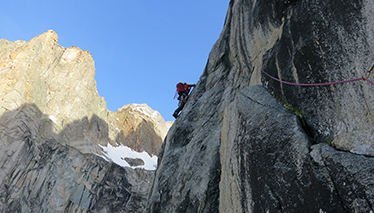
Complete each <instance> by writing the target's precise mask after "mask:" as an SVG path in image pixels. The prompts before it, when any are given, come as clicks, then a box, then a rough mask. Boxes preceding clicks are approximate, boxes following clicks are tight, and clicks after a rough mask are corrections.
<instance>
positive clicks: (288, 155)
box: [148, 0, 374, 212]
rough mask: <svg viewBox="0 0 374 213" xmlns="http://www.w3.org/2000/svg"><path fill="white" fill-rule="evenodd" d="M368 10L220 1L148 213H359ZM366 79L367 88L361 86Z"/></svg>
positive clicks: (363, 186)
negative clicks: (217, 27) (215, 29)
mask: <svg viewBox="0 0 374 213" xmlns="http://www.w3.org/2000/svg"><path fill="white" fill-rule="evenodd" d="M373 14H374V4H373V2H372V1H367V0H360V1H355V2H347V1H334V2H329V1H321V0H311V1H303V0H295V1H281V0H279V1H276V0H269V1H255V0H231V1H230V4H229V8H228V12H227V16H226V21H225V24H224V28H223V31H222V33H221V35H220V38H219V39H218V41H217V42H216V44H215V45H214V46H213V48H212V51H211V53H210V55H209V60H208V62H207V65H206V68H205V70H204V73H203V74H202V76H201V78H200V81H199V82H198V84H197V86H196V88H195V89H194V91H193V93H192V95H191V98H190V99H189V101H188V103H187V105H186V106H185V108H184V110H183V112H182V114H181V116H180V117H179V118H178V119H177V120H176V122H175V124H174V125H173V127H172V128H171V129H170V131H169V134H168V136H167V137H166V139H165V142H164V144H163V146H162V148H161V152H160V155H159V161H158V168H157V170H156V174H155V180H154V182H153V186H152V189H151V192H150V196H149V201H148V211H149V212H370V211H373V206H374V196H373V195H374V189H373V187H372V185H373V184H374V181H373V180H374V172H373V170H372V168H373V166H374V160H373V159H372V157H370V156H372V155H373V152H372V146H373V143H372V141H373V140H372V139H373V136H374V135H373V133H372V126H373V124H374V120H373V119H374V117H373V105H372V104H371V103H373V100H374V96H373V93H372V92H371V91H372V89H373V88H374V86H373V85H371V84H369V83H368V82H366V81H363V80H362V81H355V82H350V83H345V84H334V85H327V86H310V87H302V86H294V85H288V84H285V83H281V82H279V81H276V80H274V79H271V78H269V77H268V76H266V75H265V74H264V73H263V72H262V71H264V72H266V73H268V74H270V75H272V76H273V77H275V78H277V79H280V80H282V81H287V82H293V83H305V84H311V83H313V84H314V83H325V82H335V81H343V80H348V79H354V78H360V77H361V76H362V75H366V74H367V73H366V72H365V71H366V70H368V69H370V67H371V66H372V65H373V63H374V54H373V51H372V48H371V47H372V46H373V45H374V40H373V33H374V25H373V23H374V22H373V17H374V16H373ZM371 79H372V78H371Z"/></svg>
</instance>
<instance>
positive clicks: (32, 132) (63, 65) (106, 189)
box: [0, 30, 167, 212]
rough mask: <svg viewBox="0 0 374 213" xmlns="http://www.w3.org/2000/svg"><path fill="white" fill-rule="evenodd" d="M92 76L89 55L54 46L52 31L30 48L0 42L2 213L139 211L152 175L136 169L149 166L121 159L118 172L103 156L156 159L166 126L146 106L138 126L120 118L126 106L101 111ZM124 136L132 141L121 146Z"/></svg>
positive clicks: (103, 107) (26, 44)
mask: <svg viewBox="0 0 374 213" xmlns="http://www.w3.org/2000/svg"><path fill="white" fill-rule="evenodd" d="M94 75H95V68H94V62H93V59H92V56H91V54H90V53H89V52H87V51H82V50H80V49H79V48H77V47H71V48H63V47H61V46H59V45H58V44H57V34H56V33H54V32H53V31H51V30H50V31H48V32H46V33H44V34H42V35H39V36H37V37H35V38H33V39H32V40H30V41H29V42H24V41H15V42H10V41H7V40H4V39H1V40H0V100H1V101H0V134H1V138H0V170H1V172H0V182H1V184H0V211H1V212H51V211H55V212H142V211H143V210H144V208H145V204H146V198H147V194H148V189H149V187H150V185H151V183H152V177H153V173H154V171H153V170H152V169H151V170H146V169H144V168H145V167H142V168H139V167H141V166H142V165H144V166H148V165H146V163H148V164H149V162H146V163H144V162H143V164H138V165H134V164H133V163H132V162H133V161H134V160H136V159H137V160H138V161H142V159H140V158H136V157H135V158H134V159H132V158H131V157H127V158H126V159H123V160H122V161H126V162H127V163H128V162H131V163H132V164H131V165H128V166H123V165H125V164H121V162H119V161H116V160H114V159H113V158H112V156H111V155H110V154H111V153H108V152H109V151H108V150H109V147H110V148H111V150H110V151H113V149H114V150H115V149H116V148H117V146H118V147H121V148H123V147H124V146H123V145H127V146H130V148H133V149H136V151H138V152H142V153H141V154H143V155H147V156H148V157H149V158H151V156H153V157H154V155H157V153H158V150H157V149H159V147H160V146H161V144H162V139H163V137H165V134H166V132H167V129H166V124H165V121H164V120H163V119H162V117H161V116H160V115H159V114H158V113H156V112H154V111H153V110H152V109H150V108H149V107H148V108H147V111H144V112H141V111H140V112H138V114H136V117H138V118H142V117H143V118H144V119H138V120H136V123H135V122H131V120H126V119H125V118H127V117H131V116H133V115H132V114H128V113H131V112H132V111H131V109H130V108H131V107H130V108H129V110H128V112H116V113H113V112H111V111H109V110H107V109H106V103H105V101H104V98H102V97H100V96H99V94H98V93H97V90H96V81H95V79H94ZM142 107H146V106H142ZM132 110H134V109H132ZM120 111H121V110H120ZM149 113H151V114H152V113H154V114H157V117H155V118H157V119H156V120H152V119H153V118H148V117H147V115H148V114H149ZM122 119H124V120H122ZM121 122H122V123H121ZM123 122H126V125H124V124H123ZM129 129H134V130H136V134H135V136H134V137H132V138H127V140H126V143H124V142H123V141H121V140H120V139H121V138H122V136H123V135H131V134H133V132H131V131H129ZM132 139H133V140H135V139H136V146H134V147H131V146H132V145H134V144H133V143H132V141H130V140H132ZM125 148H128V149H129V150H130V148H129V147H125ZM143 151H145V152H143ZM134 152H135V151H134ZM135 154H136V152H135ZM113 162H115V163H113ZM116 163H119V164H120V165H122V167H121V166H119V165H117V164H116ZM130 167H131V168H130ZM134 167H136V168H134ZM147 168H152V167H147Z"/></svg>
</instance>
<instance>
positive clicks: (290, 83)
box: [256, 64, 374, 87]
mask: <svg viewBox="0 0 374 213" xmlns="http://www.w3.org/2000/svg"><path fill="white" fill-rule="evenodd" d="M256 66H257V64H256ZM257 67H258V66H257ZM373 67H374V66H373ZM260 69H261V72H263V73H264V74H265V75H267V76H268V77H269V78H271V79H273V80H276V81H278V82H280V83H283V84H288V85H293V86H304V87H311V86H326V85H332V84H343V83H348V82H353V81H360V80H363V81H367V82H369V83H371V84H372V85H374V82H372V81H370V80H368V79H367V78H365V77H361V78H354V79H349V80H344V81H334V82H327V83H310V84H305V83H293V82H288V81H283V80H280V79H278V78H275V77H273V76H271V75H270V74H268V73H267V72H265V71H264V70H263V69H262V68H260ZM371 71H372V70H370V71H368V72H371Z"/></svg>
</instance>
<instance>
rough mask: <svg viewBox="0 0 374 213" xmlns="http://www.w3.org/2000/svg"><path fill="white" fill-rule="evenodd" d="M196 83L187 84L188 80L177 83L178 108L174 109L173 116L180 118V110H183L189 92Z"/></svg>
mask: <svg viewBox="0 0 374 213" xmlns="http://www.w3.org/2000/svg"><path fill="white" fill-rule="evenodd" d="M195 86H196V85H195V84H186V82H179V83H178V84H177V93H178V100H179V103H178V108H177V109H176V110H175V111H174V113H173V117H174V118H178V116H179V112H180V111H182V109H183V107H184V105H185V104H186V103H187V99H188V94H189V93H190V90H191V88H192V87H195Z"/></svg>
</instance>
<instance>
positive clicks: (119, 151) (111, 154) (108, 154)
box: [99, 144, 157, 170]
mask: <svg viewBox="0 0 374 213" xmlns="http://www.w3.org/2000/svg"><path fill="white" fill-rule="evenodd" d="M99 146H100V147H101V148H102V149H103V150H104V152H105V153H103V154H104V155H105V156H101V157H103V158H104V159H106V158H107V159H110V160H111V161H113V162H114V163H116V164H118V165H120V166H122V167H131V168H133V169H135V168H144V169H146V170H155V169H156V168H157V156H152V157H151V156H150V155H149V154H148V153H147V152H146V151H143V152H137V151H134V150H133V149H131V148H130V147H127V146H123V145H120V146H118V147H114V146H112V145H111V144H108V145H107V146H101V145H99ZM125 158H133V159H136V158H140V159H142V160H143V162H144V165H141V166H130V165H129V163H127V162H126V161H125Z"/></svg>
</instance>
